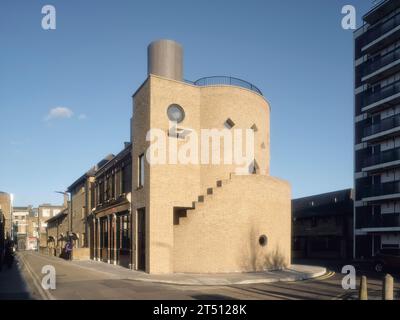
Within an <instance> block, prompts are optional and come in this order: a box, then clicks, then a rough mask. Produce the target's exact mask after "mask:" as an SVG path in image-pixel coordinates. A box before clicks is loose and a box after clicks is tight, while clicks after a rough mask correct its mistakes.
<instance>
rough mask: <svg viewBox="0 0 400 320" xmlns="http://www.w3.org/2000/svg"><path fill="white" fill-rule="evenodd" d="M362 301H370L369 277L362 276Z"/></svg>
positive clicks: (360, 296)
mask: <svg viewBox="0 0 400 320" xmlns="http://www.w3.org/2000/svg"><path fill="white" fill-rule="evenodd" d="M359 299H360V300H368V288H367V277H366V276H362V277H361V280H360V294H359Z"/></svg>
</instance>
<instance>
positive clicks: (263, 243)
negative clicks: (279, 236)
mask: <svg viewBox="0 0 400 320" xmlns="http://www.w3.org/2000/svg"><path fill="white" fill-rule="evenodd" d="M258 243H259V244H260V246H262V247H265V246H266V245H267V243H268V238H267V236H266V235H265V234H263V235H262V236H260V238H258Z"/></svg>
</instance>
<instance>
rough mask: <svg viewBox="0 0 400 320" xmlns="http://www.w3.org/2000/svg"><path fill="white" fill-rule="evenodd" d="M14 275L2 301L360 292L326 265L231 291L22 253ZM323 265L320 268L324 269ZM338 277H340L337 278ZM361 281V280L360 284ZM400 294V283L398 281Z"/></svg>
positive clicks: (2, 276) (7, 278) (374, 280)
mask: <svg viewBox="0 0 400 320" xmlns="http://www.w3.org/2000/svg"><path fill="white" fill-rule="evenodd" d="M18 256H19V257H18V259H17V261H16V263H15V264H14V266H13V267H12V269H10V270H6V269H3V272H0V299H46V300H47V299H66V300H70V299H73V300H81V299H84V300H85V299H145V300H147V299H149V300H175V299H183V300H186V299H195V300H204V299H216V300H219V299H240V300H246V299H262V300H287V299H289V300H304V299H306V300H308V299H312V300H332V299H354V298H356V297H357V291H356V290H344V289H342V286H341V281H342V278H343V275H342V274H340V270H341V265H340V263H337V264H335V263H331V265H327V266H326V267H328V268H329V272H328V273H327V274H326V275H324V276H321V277H319V278H316V279H311V280H306V281H299V282H286V283H285V282H278V283H271V284H249V285H232V286H182V285H169V284H168V285H167V284H158V283H150V282H142V281H132V280H127V279H119V278H116V277H114V276H113V275H110V274H108V273H103V272H101V271H99V270H88V269H87V268H81V267H79V266H77V265H73V264H71V263H69V262H68V261H64V260H62V259H59V258H54V257H47V256H44V255H40V254H37V253H33V252H21V253H19V254H18ZM320 264H322V263H320ZM45 265H52V266H54V267H55V269H56V289H55V290H43V289H42V286H41V281H42V277H43V276H44V275H43V274H42V273H41V271H42V267H43V266H45ZM335 271H339V272H335ZM362 274H366V275H367V276H368V289H369V293H370V297H371V299H376V298H379V297H380V292H381V285H382V280H381V279H382V276H379V275H378V276H377V275H376V274H373V273H369V272H368V271H362V270H361V271H360V272H358V275H362ZM358 281H359V279H357V283H358ZM395 287H396V290H399V291H400V278H398V277H395Z"/></svg>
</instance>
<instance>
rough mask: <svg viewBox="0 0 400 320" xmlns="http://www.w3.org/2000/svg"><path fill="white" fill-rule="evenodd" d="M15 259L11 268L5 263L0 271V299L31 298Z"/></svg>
mask: <svg viewBox="0 0 400 320" xmlns="http://www.w3.org/2000/svg"><path fill="white" fill-rule="evenodd" d="M17 263H18V260H17V259H15V260H14V263H13V265H12V267H11V268H8V267H7V266H6V265H4V266H3V268H2V270H1V271H0V300H31V299H33V298H32V296H31V294H30V293H29V289H28V285H27V283H26V281H25V279H24V278H23V276H22V271H21V270H20V268H19V266H18V265H17Z"/></svg>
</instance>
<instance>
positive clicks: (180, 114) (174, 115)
mask: <svg viewBox="0 0 400 320" xmlns="http://www.w3.org/2000/svg"><path fill="white" fill-rule="evenodd" d="M167 115H168V119H169V120H171V121H173V122H177V123H180V122H182V121H183V119H185V111H183V108H182V107H181V106H180V105H177V104H171V105H170V106H169V107H168V110H167Z"/></svg>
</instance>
